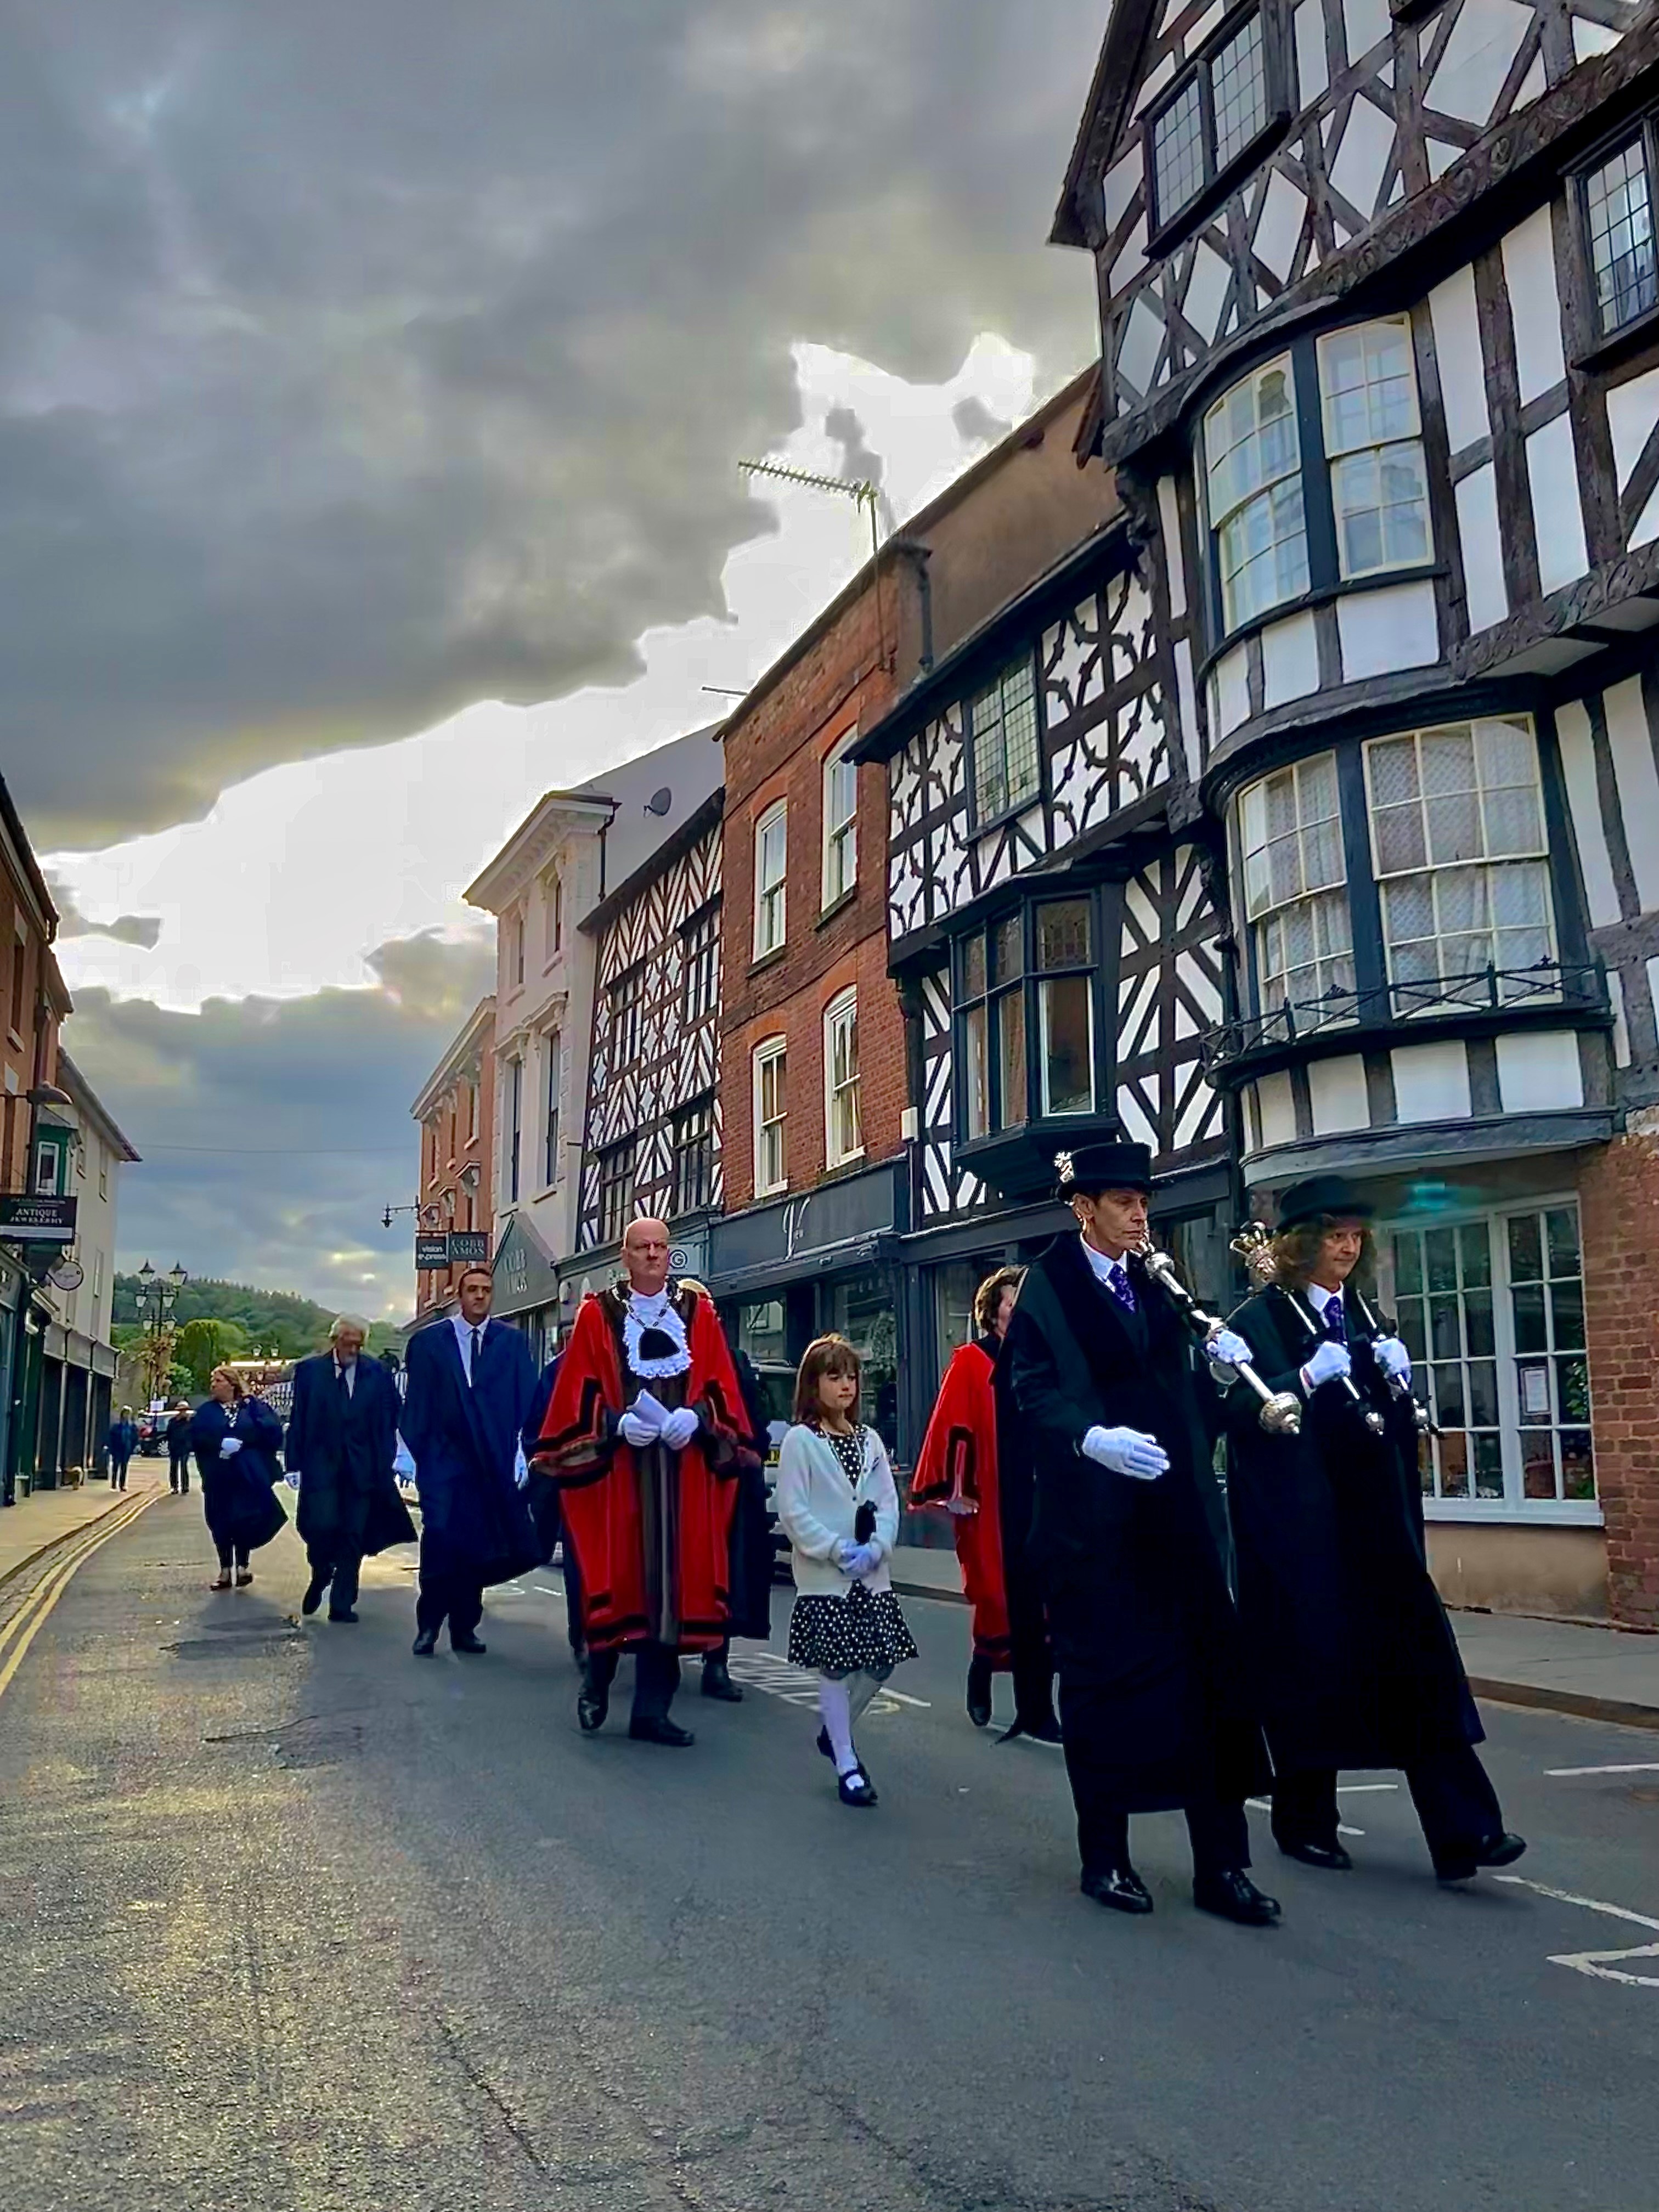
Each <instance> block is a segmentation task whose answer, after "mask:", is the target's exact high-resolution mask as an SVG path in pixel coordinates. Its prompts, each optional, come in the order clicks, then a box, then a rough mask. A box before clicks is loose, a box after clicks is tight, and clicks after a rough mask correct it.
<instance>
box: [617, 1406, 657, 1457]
mask: <svg viewBox="0 0 1659 2212" xmlns="http://www.w3.org/2000/svg"><path fill="white" fill-rule="evenodd" d="M617 1427H618V1428H619V1429H620V1430H621V1431H622V1436H623V1443H629V1444H632V1446H633V1447H634V1449H635V1451H643V1450H644V1449H645V1448H646V1446H647V1444H653V1443H656V1441H657V1437H658V1435H659V1430H658V1428H657V1426H656V1425H655V1423H654V1422H652V1421H645V1420H641V1418H640V1416H639V1415H638V1414H637V1413H635V1411H634V1409H633V1407H631V1406H630V1407H629V1409H628V1411H627V1412H626V1413H624V1414H623V1417H622V1419H621V1420H619V1421H618V1422H617Z"/></svg>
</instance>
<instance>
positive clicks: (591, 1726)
mask: <svg viewBox="0 0 1659 2212" xmlns="http://www.w3.org/2000/svg"><path fill="white" fill-rule="evenodd" d="M609 1711H611V1686H610V1684H609V1683H606V1684H605V1686H604V1687H603V1688H602V1689H596V1688H595V1687H594V1686H593V1685H592V1682H584V1683H583V1684H582V1689H581V1695H580V1697H579V1698H578V1699H577V1700H576V1725H577V1726H578V1727H579V1728H580V1730H581V1732H582V1734H583V1735H597V1734H598V1732H599V1729H602V1728H603V1727H604V1726H605V1715H606V1714H607V1713H608V1712H609Z"/></svg>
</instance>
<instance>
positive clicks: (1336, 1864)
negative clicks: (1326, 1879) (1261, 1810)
mask: <svg viewBox="0 0 1659 2212" xmlns="http://www.w3.org/2000/svg"><path fill="white" fill-rule="evenodd" d="M1274 1841H1275V1842H1278V1838H1274ZM1279 1850H1281V1851H1283V1852H1284V1854H1285V1857H1286V1858H1287V1859H1300V1860H1301V1862H1302V1863H1303V1865H1304V1866H1310V1867H1323V1868H1324V1869H1325V1871H1326V1873H1327V1874H1352V1871H1353V1861H1352V1859H1351V1858H1350V1857H1348V1854H1347V1853H1346V1851H1345V1850H1343V1848H1342V1846H1341V1844H1311V1843H1309V1844H1304V1843H1295V1844H1285V1843H1280V1844H1279Z"/></svg>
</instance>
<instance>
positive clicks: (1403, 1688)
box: [1227, 1176, 1526, 1881]
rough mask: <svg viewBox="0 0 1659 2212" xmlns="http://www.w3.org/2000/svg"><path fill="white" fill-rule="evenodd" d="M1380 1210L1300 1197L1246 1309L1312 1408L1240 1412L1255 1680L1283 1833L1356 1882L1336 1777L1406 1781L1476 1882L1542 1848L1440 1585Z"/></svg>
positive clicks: (1293, 1847)
mask: <svg viewBox="0 0 1659 2212" xmlns="http://www.w3.org/2000/svg"><path fill="white" fill-rule="evenodd" d="M1370 1212H1371V1209H1370V1206H1368V1205H1367V1204H1366V1203H1365V1201H1364V1200H1363V1199H1362V1198H1361V1197H1360V1196H1359V1195H1358V1193H1356V1192H1355V1191H1354V1190H1353V1189H1352V1188H1350V1186H1349V1185H1348V1184H1347V1183H1346V1182H1343V1181H1342V1180H1341V1179H1340V1177H1338V1176H1310V1177H1309V1178H1308V1179H1307V1180H1306V1181H1305V1182H1299V1183H1296V1184H1293V1185H1292V1186H1291V1188H1290V1189H1289V1190H1287V1191H1286V1192H1285V1195H1284V1198H1283V1200H1282V1201H1281V1203H1280V1206H1279V1228H1278V1233H1277V1234H1276V1235H1275V1236H1273V1237H1272V1238H1271V1239H1270V1240H1269V1239H1266V1238H1263V1237H1261V1236H1260V1233H1259V1232H1257V1233H1256V1234H1255V1236H1254V1237H1253V1238H1252V1239H1249V1240H1241V1244H1240V1245H1239V1246H1237V1247H1236V1248H1235V1249H1249V1246H1251V1245H1253V1246H1254V1248H1255V1249H1252V1250H1251V1251H1250V1257H1251V1261H1252V1266H1253V1267H1254V1268H1255V1273H1257V1274H1258V1276H1261V1277H1265V1278H1266V1281H1265V1284H1264V1287H1263V1288H1262V1289H1261V1290H1259V1291H1257V1292H1256V1294H1255V1297H1252V1298H1250V1299H1249V1300H1248V1301H1247V1302H1246V1303H1245V1304H1243V1306H1241V1307H1240V1308H1239V1310H1238V1311H1237V1313H1236V1314H1235V1315H1234V1316H1232V1320H1231V1328H1233V1329H1234V1330H1235V1331H1236V1332H1237V1334H1238V1335H1239V1336H1241V1337H1243V1339H1244V1340H1245V1341H1246V1343H1247V1344H1248V1345H1249V1347H1250V1352H1251V1355H1252V1357H1253V1358H1254V1361H1255V1366H1256V1367H1257V1369H1258V1370H1260V1373H1261V1379H1262V1381H1263V1382H1264V1383H1267V1385H1268V1386H1269V1387H1270V1388H1271V1389H1274V1390H1279V1391H1288V1392H1291V1393H1294V1394H1295V1395H1296V1396H1297V1398H1298V1399H1300V1401H1302V1404H1303V1409H1304V1410H1303V1417H1302V1421H1301V1425H1300V1429H1299V1431H1297V1432H1296V1433H1281V1434H1279V1435H1268V1434H1266V1433H1264V1431H1263V1430H1262V1429H1261V1425H1260V1423H1259V1421H1258V1419H1257V1411H1256V1405H1255V1400H1254V1399H1253V1398H1252V1396H1251V1395H1250V1394H1249V1392H1247V1391H1245V1390H1243V1389H1240V1388H1237V1387H1235V1388H1234V1389H1233V1390H1232V1391H1231V1393H1230V1395H1229V1398H1228V1404H1227V1414H1228V1425H1229V1440H1228V1449H1229V1459H1230V1462H1231V1477H1230V1480H1229V1483H1228V1500H1229V1504H1230V1506H1231V1514H1232V1526H1233V1541H1234V1546H1235V1550H1236V1556H1237V1573H1238V1601H1239V1609H1240V1613H1241V1616H1242V1619H1243V1628H1244V1637H1245V1643H1246V1646H1247V1649H1248V1651H1249V1662H1250V1678H1251V1681H1252V1684H1253V1686H1254V1688H1255V1696H1256V1699H1257V1701H1258V1704H1259V1706H1260V1710H1261V1714H1262V1717H1263V1719H1264V1721H1265V1723H1266V1726H1267V1743H1268V1747H1269V1749H1270V1750H1271V1752H1272V1753H1273V1770H1274V1781H1273V1836H1274V1838H1275V1840H1276V1841H1277V1843H1278V1844H1279V1849H1280V1850H1282V1851H1284V1852H1285V1853H1286V1854H1287V1855H1288V1856H1289V1857H1291V1858H1294V1859H1300V1860H1301V1861H1302V1862H1303V1863H1304V1864H1305V1865H1308V1866H1316V1867H1325V1868H1328V1869H1332V1870H1333V1871H1336V1872H1341V1871H1345V1870H1346V1869H1347V1868H1348V1867H1349V1866H1350V1865H1351V1864H1352V1861H1351V1860H1350V1858H1349V1857H1348V1853H1347V1851H1346V1849H1345V1848H1344V1846H1343V1844H1342V1843H1341V1841H1340V1835H1339V1832H1338V1822H1337V1776H1338V1774H1339V1773H1340V1771H1342V1769H1343V1768H1345V1767H1358V1768H1364V1767H1397V1768H1402V1769H1403V1770H1404V1771H1405V1776H1406V1781H1407V1786H1408V1787H1409V1789H1410V1790H1411V1794H1412V1799H1413V1803H1414V1804H1415V1805H1416V1808H1417V1813H1418V1818H1419V1820H1421V1822H1422V1824H1423V1833H1424V1836H1425V1839H1426V1841H1427V1843H1428V1846H1429V1854H1430V1857H1431V1859H1432V1861H1433V1863H1434V1869H1435V1872H1436V1874H1437V1875H1438V1876H1439V1877H1440V1879H1441V1881H1468V1879H1469V1878H1470V1877H1471V1876H1472V1875H1474V1874H1475V1873H1476V1872H1477V1871H1478V1870H1479V1869H1480V1868H1482V1867H1501V1866H1508V1865H1510V1864H1511V1863H1513V1861H1515V1860H1516V1859H1518V1858H1519V1857H1520V1856H1521V1854H1522V1851H1523V1850H1525V1849H1526V1845H1525V1844H1523V1843H1522V1839H1521V1838H1520V1837H1519V1836H1516V1835H1511V1834H1510V1833H1508V1832H1506V1831H1505V1829H1504V1819H1503V1814H1502V1812H1501V1811H1500V1809H1499V1807H1498V1796H1497V1793H1496V1792H1495V1791H1494V1790H1493V1789H1492V1784H1491V1782H1490V1781H1489V1780H1488V1778H1487V1777H1486V1770H1485V1769H1484V1767H1483V1766H1482V1765H1481V1764H1480V1759H1479V1758H1478V1756H1477V1755H1476V1753H1475V1750H1474V1746H1475V1745H1476V1744H1477V1743H1479V1742H1480V1740H1481V1737H1482V1735H1483V1734H1484V1733H1485V1731H1484V1730H1483V1729H1482V1728H1481V1725H1480V1717H1479V1715H1478V1714H1477V1713H1476V1711H1475V1707H1474V1699H1473V1698H1472V1697H1471V1696H1470V1694H1469V1686H1468V1680H1466V1678H1465V1676H1464V1673H1463V1662H1462V1657H1461V1656H1460V1655H1459V1652H1458V1649H1457V1640H1456V1638H1455V1637H1454V1635H1453V1634H1452V1631H1451V1626H1450V1623H1449V1621H1448V1620H1447V1619H1446V1613H1445V1608H1444V1607H1443V1605H1442V1604H1441V1602H1440V1597H1439V1594H1438V1592H1437V1590H1436V1589H1435V1587H1434V1584H1433V1583H1432V1581H1431V1579H1430V1576H1429V1568H1428V1559H1427V1553H1426V1549H1425V1537H1424V1529H1423V1493H1422V1483H1421V1479H1420V1476H1419V1472H1418V1433H1419V1427H1418V1415H1419V1409H1418V1407H1416V1405H1415V1404H1414V1402H1413V1399H1412V1396H1411V1387H1410V1386H1411V1358H1410V1355H1409V1353H1408V1352H1407V1349H1406V1346H1404V1345H1403V1344H1402V1343H1401V1341H1400V1340H1399V1338H1398V1337H1397V1336H1395V1334H1394V1333H1393V1331H1392V1329H1391V1328H1387V1329H1385V1328H1383V1326H1382V1324H1381V1323H1380V1322H1379V1321H1378V1318H1377V1316H1376V1314H1375V1313H1374V1312H1373V1310H1372V1309H1371V1307H1370V1304H1369V1303H1368V1302H1367V1300H1366V1299H1365V1297H1364V1295H1363V1294H1362V1292H1361V1291H1360V1290H1359V1289H1358V1285H1357V1283H1356V1281H1355V1276H1356V1273H1358V1272H1360V1271H1361V1270H1362V1268H1363V1267H1364V1263H1365V1261H1367V1260H1368V1259H1369V1256H1370V1231H1369V1229H1368V1227H1367V1224H1368V1222H1369V1219H1370Z"/></svg>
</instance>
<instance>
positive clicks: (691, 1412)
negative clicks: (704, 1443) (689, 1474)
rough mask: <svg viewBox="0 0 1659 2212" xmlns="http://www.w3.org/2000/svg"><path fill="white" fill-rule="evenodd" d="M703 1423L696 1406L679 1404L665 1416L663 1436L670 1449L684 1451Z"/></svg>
mask: <svg viewBox="0 0 1659 2212" xmlns="http://www.w3.org/2000/svg"><path fill="white" fill-rule="evenodd" d="M701 1427H702V1422H701V1421H700V1420H699V1419H698V1418H697V1409H696V1407H695V1406H679V1407H676V1408H675V1410H674V1412H673V1413H666V1414H665V1415H664V1417H663V1425H662V1429H661V1431H660V1433H661V1436H662V1440H663V1442H664V1443H665V1444H666V1445H667V1447H668V1449H669V1450H670V1451H684V1449H685V1447H686V1446H687V1444H689V1443H690V1441H691V1439H692V1437H695V1436H696V1433H697V1431H698V1430H699V1429H700V1428H701Z"/></svg>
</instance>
